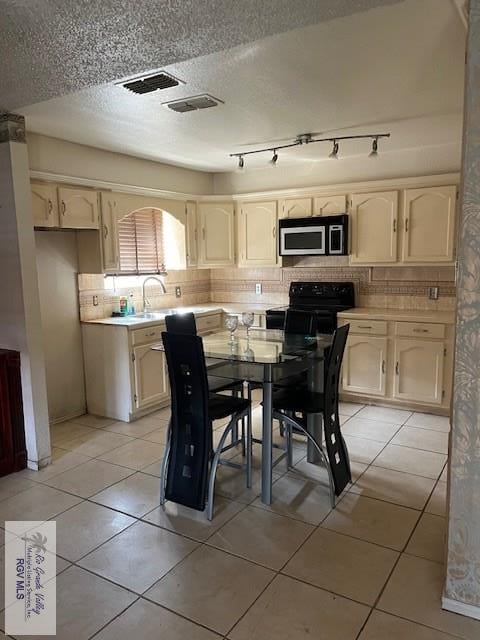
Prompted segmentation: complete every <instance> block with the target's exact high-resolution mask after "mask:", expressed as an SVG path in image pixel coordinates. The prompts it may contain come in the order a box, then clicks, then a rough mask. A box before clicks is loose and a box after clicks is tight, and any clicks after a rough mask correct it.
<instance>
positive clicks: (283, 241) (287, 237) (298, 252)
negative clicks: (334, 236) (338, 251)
mask: <svg viewBox="0 0 480 640" xmlns="http://www.w3.org/2000/svg"><path fill="white" fill-rule="evenodd" d="M325 254H326V226H325V225H316V226H308V227H283V228H280V255H281V256H318V255H320V256H323V255H325Z"/></svg>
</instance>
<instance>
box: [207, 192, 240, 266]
mask: <svg viewBox="0 0 480 640" xmlns="http://www.w3.org/2000/svg"><path fill="white" fill-rule="evenodd" d="M233 211H234V210H233V203H230V202H229V203H218V204H217V203H213V202H202V203H200V204H199V207H198V212H199V222H200V229H201V234H200V242H199V256H198V258H199V261H198V262H199V266H202V267H228V266H232V265H234V264H235V254H234V249H233V215H234V214H233Z"/></svg>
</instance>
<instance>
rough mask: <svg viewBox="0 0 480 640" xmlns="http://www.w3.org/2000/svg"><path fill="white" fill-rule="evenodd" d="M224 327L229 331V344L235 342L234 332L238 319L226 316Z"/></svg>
mask: <svg viewBox="0 0 480 640" xmlns="http://www.w3.org/2000/svg"><path fill="white" fill-rule="evenodd" d="M225 326H226V327H227V329H228V330H229V331H230V344H233V343H234V342H235V331H236V330H237V327H238V317H237V316H234V315H228V316H227V317H226V319H225Z"/></svg>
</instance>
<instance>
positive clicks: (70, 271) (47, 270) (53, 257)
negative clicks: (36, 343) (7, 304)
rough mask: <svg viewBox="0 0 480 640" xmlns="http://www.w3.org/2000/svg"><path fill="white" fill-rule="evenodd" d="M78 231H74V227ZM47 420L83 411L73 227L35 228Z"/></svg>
mask: <svg viewBox="0 0 480 640" xmlns="http://www.w3.org/2000/svg"><path fill="white" fill-rule="evenodd" d="M79 233H80V232H79ZM35 245H36V256H37V270H38V286H39V290H40V311H41V316H42V332H43V348H44V353H45V373H46V378H47V397H48V413H49V416H50V422H56V421H59V420H61V419H62V418H63V419H65V418H71V417H73V416H78V415H80V414H82V413H84V412H85V383H84V373H83V352H82V334H81V329H80V319H79V309H78V291H77V274H78V257H77V244H76V232H75V231H35Z"/></svg>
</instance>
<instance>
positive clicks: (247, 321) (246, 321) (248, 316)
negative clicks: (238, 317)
mask: <svg viewBox="0 0 480 640" xmlns="http://www.w3.org/2000/svg"><path fill="white" fill-rule="evenodd" d="M254 319H255V318H254V315H253V313H252V312H251V311H244V312H243V313H242V323H243V325H244V326H245V327H247V340H248V338H249V335H248V332H249V330H250V327H251V326H252V325H253V321H254Z"/></svg>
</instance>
